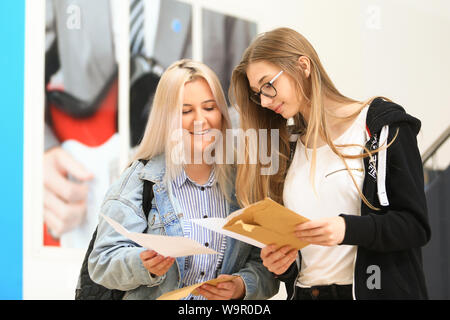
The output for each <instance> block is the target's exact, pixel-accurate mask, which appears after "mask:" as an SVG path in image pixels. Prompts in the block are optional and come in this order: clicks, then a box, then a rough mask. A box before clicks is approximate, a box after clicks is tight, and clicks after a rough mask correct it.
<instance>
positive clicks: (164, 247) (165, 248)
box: [101, 214, 218, 258]
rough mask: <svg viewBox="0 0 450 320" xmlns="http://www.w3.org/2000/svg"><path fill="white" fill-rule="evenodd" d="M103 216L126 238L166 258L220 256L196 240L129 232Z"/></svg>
mask: <svg viewBox="0 0 450 320" xmlns="http://www.w3.org/2000/svg"><path fill="white" fill-rule="evenodd" d="M101 216H102V217H103V218H104V219H105V220H106V221H107V222H108V223H109V224H110V225H111V226H112V227H113V228H114V230H116V231H117V232H118V233H120V234H121V235H123V236H124V237H126V238H128V239H130V240H133V241H134V242H136V243H137V244H139V245H141V246H142V247H144V248H147V249H150V250H154V251H156V252H158V253H159V254H161V255H163V256H165V257H173V258H177V257H185V256H191V255H196V254H218V252H216V251H214V250H212V249H210V248H207V247H205V246H203V245H201V244H200V243H198V242H197V241H195V240H192V239H189V238H185V237H171V236H164V235H155V234H147V233H136V232H129V231H128V230H127V229H125V228H124V227H123V226H122V225H121V224H120V223H118V222H117V221H114V220H113V219H111V218H109V217H107V216H105V215H103V214H101Z"/></svg>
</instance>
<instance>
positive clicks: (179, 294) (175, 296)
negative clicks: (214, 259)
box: [156, 276, 238, 300]
mask: <svg viewBox="0 0 450 320" xmlns="http://www.w3.org/2000/svg"><path fill="white" fill-rule="evenodd" d="M237 277H238V276H229V277H223V278H216V279H212V280H208V281H205V282H201V283H196V284H193V285H191V286H189V287H184V288H180V289H176V290H173V291H170V292H167V293H165V294H163V295H162V296H160V297H159V298H158V299H156V300H180V299H183V298H184V297H187V296H188V295H189V294H193V295H195V296H196V295H198V293H197V292H196V290H197V288H198V287H200V286H202V285H204V284H209V285H211V286H217V285H218V284H219V283H221V282H227V281H231V280H233V279H235V278H237Z"/></svg>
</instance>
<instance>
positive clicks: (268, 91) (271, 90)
mask: <svg viewBox="0 0 450 320" xmlns="http://www.w3.org/2000/svg"><path fill="white" fill-rule="evenodd" d="M282 73H283V70H281V71H280V72H278V74H277V75H276V76H275V77H273V79H272V80H270V81H269V82H266V83H264V84H263V85H262V86H261V88H260V89H259V92H251V93H250V99H251V100H252V101H253V102H255V103H257V104H259V105H261V94H263V95H265V96H266V97H268V98H275V97H276V95H277V89H275V87H274V86H273V83H274V81H275V80H277V78H278V77H279V76H281V74H282Z"/></svg>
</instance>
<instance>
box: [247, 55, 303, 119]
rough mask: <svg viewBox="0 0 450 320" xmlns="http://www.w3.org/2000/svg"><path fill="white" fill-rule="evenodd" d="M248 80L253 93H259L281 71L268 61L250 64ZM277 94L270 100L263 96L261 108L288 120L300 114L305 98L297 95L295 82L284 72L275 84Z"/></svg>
mask: <svg viewBox="0 0 450 320" xmlns="http://www.w3.org/2000/svg"><path fill="white" fill-rule="evenodd" d="M246 71H247V72H246V73H247V79H248V82H249V84H250V88H251V91H252V92H251V93H250V94H252V93H254V92H259V90H260V88H261V86H262V85H264V84H265V83H267V82H269V81H271V80H272V79H273V78H274V77H275V76H276V75H277V74H278V73H279V72H280V71H281V69H280V68H279V67H277V66H276V65H274V64H272V63H270V62H267V61H257V62H253V63H250V64H249V65H248V67H247V70H246ZM272 85H273V87H275V89H276V91H277V94H276V96H275V97H273V98H270V97H267V96H265V95H263V94H261V95H260V96H261V106H262V107H264V108H268V109H270V110H272V111H273V112H275V113H278V114H280V115H281V116H283V118H285V119H288V118H290V117H293V116H294V115H296V114H297V113H298V112H300V105H301V103H302V102H303V98H302V97H299V96H298V95H297V94H296V92H297V91H296V87H295V82H294V80H293V79H292V77H291V76H290V75H289V74H287V73H286V72H283V73H282V74H281V75H280V76H279V77H278V78H277V79H276V80H275V81H274V82H273V83H272Z"/></svg>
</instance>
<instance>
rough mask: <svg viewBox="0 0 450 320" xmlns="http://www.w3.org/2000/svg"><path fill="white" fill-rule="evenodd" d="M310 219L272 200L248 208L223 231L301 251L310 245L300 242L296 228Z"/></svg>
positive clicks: (265, 200) (225, 226)
mask: <svg viewBox="0 0 450 320" xmlns="http://www.w3.org/2000/svg"><path fill="white" fill-rule="evenodd" d="M306 221H309V219H307V218H305V217H303V216H301V215H299V214H297V213H295V212H294V211H292V210H289V209H288V208H286V207H284V206H282V205H280V204H278V203H277V202H275V201H273V200H272V199H270V198H265V199H264V200H262V201H259V202H256V203H254V204H252V205H250V206H248V207H246V208H245V209H244V210H243V211H242V213H241V214H240V215H238V216H236V217H234V218H232V219H231V220H230V221H228V223H226V224H225V225H224V226H223V229H225V230H229V231H232V232H236V233H239V234H241V235H244V236H246V237H250V238H252V239H255V240H257V241H259V242H262V243H264V244H266V245H269V244H275V245H277V247H282V246H285V245H290V246H291V247H293V248H296V249H298V250H300V249H301V248H303V247H305V246H307V245H308V244H309V243H307V242H303V241H300V240H299V239H298V238H297V237H296V236H295V234H294V229H295V226H296V225H298V224H300V223H303V222H306Z"/></svg>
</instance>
